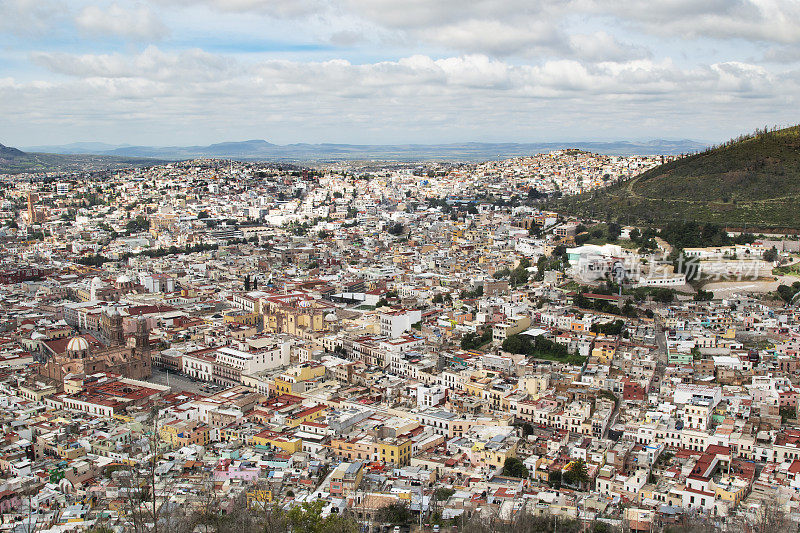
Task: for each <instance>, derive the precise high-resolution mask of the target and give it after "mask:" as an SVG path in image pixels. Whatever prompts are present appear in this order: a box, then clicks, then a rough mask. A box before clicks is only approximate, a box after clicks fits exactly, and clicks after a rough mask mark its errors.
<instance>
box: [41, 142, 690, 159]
mask: <svg viewBox="0 0 800 533" xmlns="http://www.w3.org/2000/svg"><path fill="white" fill-rule="evenodd" d="M564 148H577V149H580V150H586V151H589V152H597V153H601V154H608V155H657V154H682V153H690V152H696V151H699V150H703V149H705V148H706V145H705V144H703V143H699V142H695V141H691V140H679V141H669V140H662V139H658V140H653V141H646V142H631V141H619V142H558V143H478V142H469V143H454V144H399V145H358V144H305V143H301V144H287V145H277V144H272V143H269V142H267V141H263V140H250V141H241V142H224V143H218V144H212V145H209V146H165V147H156V146H130V145H109V144H104V143H93V142H81V143H72V144H66V145H56V146H31V147H27V148H25V150H27V151H29V152H43V153H55V154H94V155H104V156H118V157H148V158H157V159H164V160H180V159H192V158H199V157H210V158H226V159H250V160H268V161H297V162H302V161H347V160H351V161H360V160H391V161H422V160H429V161H430V160H452V161H485V160H490V159H502V158H506V157H515V156H522V155H531V154H537V153H542V152H549V151H552V150H560V149H564Z"/></svg>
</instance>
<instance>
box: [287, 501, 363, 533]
mask: <svg viewBox="0 0 800 533" xmlns="http://www.w3.org/2000/svg"><path fill="white" fill-rule="evenodd" d="M325 503H326V502H325V501H324V500H317V501H314V502H302V503H301V504H300V505H295V506H294V507H292V508H291V509H289V511H288V512H287V513H286V518H287V520H288V522H289V525H290V526H291V531H292V532H293V533H356V532H357V531H358V530H359V528H358V524H357V523H356V521H355V520H353V519H352V518H351V517H349V516H341V515H339V514H336V513H332V514H330V515H328V516H327V517H326V518H322V509H323V508H324V507H325Z"/></svg>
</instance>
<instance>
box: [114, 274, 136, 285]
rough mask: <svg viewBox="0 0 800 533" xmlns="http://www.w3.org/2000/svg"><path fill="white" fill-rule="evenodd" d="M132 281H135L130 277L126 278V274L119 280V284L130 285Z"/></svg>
mask: <svg viewBox="0 0 800 533" xmlns="http://www.w3.org/2000/svg"><path fill="white" fill-rule="evenodd" d="M131 281H133V280H132V279H131V278H130V277H129V276H126V275H125V274H122V275H121V276H120V277H118V278H117V283H119V284H120V285H122V284H123V283H130V282H131Z"/></svg>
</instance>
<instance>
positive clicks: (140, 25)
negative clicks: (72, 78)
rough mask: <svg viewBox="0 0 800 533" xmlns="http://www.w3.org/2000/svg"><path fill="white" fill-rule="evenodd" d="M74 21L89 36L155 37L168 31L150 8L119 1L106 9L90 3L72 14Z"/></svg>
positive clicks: (146, 38) (158, 37)
mask: <svg viewBox="0 0 800 533" xmlns="http://www.w3.org/2000/svg"><path fill="white" fill-rule="evenodd" d="M75 24H76V25H77V26H78V28H79V29H80V30H81V31H83V32H85V33H87V34H90V35H102V36H112V37H117V38H121V39H132V40H155V39H161V38H163V37H165V36H166V35H167V33H168V30H167V28H166V26H164V24H163V23H162V22H161V21H160V20H159V19H158V17H156V15H155V14H154V13H153V12H152V11H151V10H150V9H149V8H147V7H145V6H141V5H140V6H135V7H133V8H131V9H126V8H123V7H121V6H120V5H118V4H111V5H110V6H108V7H107V8H103V7H100V6H96V5H89V6H86V7H84V8H83V9H82V10H81V11H80V13H78V15H77V16H76V17H75Z"/></svg>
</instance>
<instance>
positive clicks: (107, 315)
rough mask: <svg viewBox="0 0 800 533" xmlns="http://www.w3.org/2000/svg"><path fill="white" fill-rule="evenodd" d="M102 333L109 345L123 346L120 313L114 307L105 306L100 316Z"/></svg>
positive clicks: (123, 338) (123, 336) (123, 337)
mask: <svg viewBox="0 0 800 533" xmlns="http://www.w3.org/2000/svg"><path fill="white" fill-rule="evenodd" d="M102 325H103V335H105V337H106V341H107V342H108V344H109V346H123V345H124V344H125V334H124V333H123V331H122V315H121V314H120V312H119V309H117V308H116V307H107V308H106V309H105V310H104V311H103V317H102Z"/></svg>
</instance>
